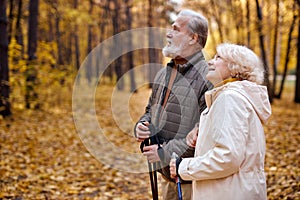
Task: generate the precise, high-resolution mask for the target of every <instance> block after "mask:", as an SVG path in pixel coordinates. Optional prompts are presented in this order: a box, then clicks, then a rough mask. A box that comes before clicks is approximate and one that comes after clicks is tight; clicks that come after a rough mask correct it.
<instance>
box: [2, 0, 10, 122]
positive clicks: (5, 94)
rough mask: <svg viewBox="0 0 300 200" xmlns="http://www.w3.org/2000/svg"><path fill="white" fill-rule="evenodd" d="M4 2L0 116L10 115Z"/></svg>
mask: <svg viewBox="0 0 300 200" xmlns="http://www.w3.org/2000/svg"><path fill="white" fill-rule="evenodd" d="M7 23H8V22H7V16H6V0H0V58H1V59H0V115H2V116H4V117H5V116H9V115H11V110H10V102H9V69H8V35H7Z"/></svg>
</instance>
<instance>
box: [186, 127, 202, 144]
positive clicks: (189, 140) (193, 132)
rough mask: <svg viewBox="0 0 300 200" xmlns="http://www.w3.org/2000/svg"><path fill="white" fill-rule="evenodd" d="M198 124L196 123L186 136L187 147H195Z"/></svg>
mask: <svg viewBox="0 0 300 200" xmlns="http://www.w3.org/2000/svg"><path fill="white" fill-rule="evenodd" d="M198 131H199V124H198V123H197V124H196V125H195V127H194V128H193V130H191V131H190V132H189V134H188V135H187V136H186V143H187V145H188V146H189V147H192V148H195V146H196V142H197V138H198Z"/></svg>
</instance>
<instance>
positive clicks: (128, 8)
mask: <svg viewBox="0 0 300 200" xmlns="http://www.w3.org/2000/svg"><path fill="white" fill-rule="evenodd" d="M125 3H126V16H127V18H126V25H127V30H131V23H132V16H131V7H132V5H131V1H130V0H125ZM128 49H132V34H131V32H129V36H128ZM127 55H128V56H127V62H128V65H129V76H130V92H137V90H136V84H135V79H134V70H133V68H134V64H133V52H132V51H130V52H128V54H127Z"/></svg>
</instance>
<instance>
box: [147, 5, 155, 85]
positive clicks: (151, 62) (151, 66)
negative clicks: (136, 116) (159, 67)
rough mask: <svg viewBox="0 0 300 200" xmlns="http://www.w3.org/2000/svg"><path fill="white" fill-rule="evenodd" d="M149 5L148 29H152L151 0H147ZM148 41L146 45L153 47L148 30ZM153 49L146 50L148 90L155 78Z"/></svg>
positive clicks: (151, 34) (151, 37) (152, 38)
mask: <svg viewBox="0 0 300 200" xmlns="http://www.w3.org/2000/svg"><path fill="white" fill-rule="evenodd" d="M148 3H149V10H148V27H153V15H152V14H153V0H148ZM148 34H149V39H148V44H149V47H150V46H153V43H154V42H155V40H154V34H153V32H152V31H151V30H150V29H149V33H148ZM155 55H156V54H155V49H153V48H149V49H148V58H149V74H148V77H149V79H148V81H149V88H152V85H153V81H154V77H155V71H154V66H155V62H156V58H155Z"/></svg>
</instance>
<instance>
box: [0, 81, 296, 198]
mask: <svg viewBox="0 0 300 200" xmlns="http://www.w3.org/2000/svg"><path fill="white" fill-rule="evenodd" d="M111 94H114V96H118V97H117V98H116V100H117V101H115V100H113V98H112V95H111ZM149 94H150V91H149V90H146V91H139V92H138V93H134V94H132V95H128V94H125V92H124V94H123V93H122V92H120V93H117V92H114V91H113V90H112V88H111V87H104V88H101V89H99V90H97V94H96V104H95V107H96V113H97V117H98V121H99V125H100V126H102V128H103V132H102V133H103V135H104V137H105V138H106V141H107V142H104V143H103V142H102V143H99V148H97V147H96V149H95V148H90V147H89V143H87V142H86V141H88V140H86V138H89V135H88V134H94V135H95V133H90V132H88V131H86V132H84V130H82V129H84V128H81V131H82V133H84V134H82V133H79V132H80V131H78V127H77V129H76V123H74V119H73V113H72V106H71V102H70V101H67V102H65V105H64V106H60V107H53V108H52V109H48V110H47V111H45V110H44V111H43V110H37V111H33V110H17V109H15V110H14V111H13V116H12V117H10V118H6V119H3V118H0V156H1V160H0V177H1V180H0V199H18V200H21V199H101V200H102V199H103V200H110V199H112V200H118V199H124V200H127V199H132V200H136V199H141V200H143V199H145V200H146V199H151V190H150V181H149V176H148V173H146V172H144V173H138V170H137V169H136V168H135V167H139V166H133V167H132V168H131V166H129V165H128V160H129V162H130V159H132V162H133V163H135V162H136V160H134V159H135V158H132V156H131V155H135V154H136V155H138V153H139V143H137V142H136V141H135V139H134V138H133V137H132V129H133V125H134V122H135V121H136V120H137V119H138V118H139V116H140V115H141V114H142V113H143V111H144V107H145V105H146V103H147V100H148V96H149ZM290 94H292V91H287V93H286V95H285V96H283V97H282V99H281V100H274V102H273V104H272V110H273V115H272V117H271V119H270V120H269V122H268V124H267V125H266V126H265V134H266V142H267V154H266V164H265V172H266V175H267V187H268V188H267V190H268V199H271V200H272V199H300V165H299V164H300V163H299V162H300V160H299V158H300V148H299V144H300V105H299V104H298V105H297V104H295V103H293V102H292V101H293V98H292V95H290ZM119 97H121V98H119ZM122 97H123V98H122ZM125 97H126V98H125ZM115 102H119V103H115ZM112 103H113V106H112ZM112 107H113V108H112ZM113 112H116V113H115V114H114V113H113ZM83 119H88V118H86V117H85V116H83ZM95 138H97V137H94V141H91V144H97V141H96V140H95ZM89 139H91V140H93V138H89ZM93 142H94V143H93ZM95 142H96V143H95ZM107 145H108V146H109V145H110V146H115V147H117V149H119V150H121V151H120V153H121V152H125V153H126V152H127V154H129V155H130V156H129V158H125V157H124V158H123V159H122V158H118V160H117V159H115V158H116V157H117V156H116V155H114V154H115V152H114V151H111V152H110V150H109V149H107V148H106V147H105V146H107ZM88 149H89V150H90V151H88ZM99 154H101V155H100V156H99ZM137 157H138V156H137ZM102 158H103V159H104V160H106V161H105V162H102V161H101V159H102ZM109 159H111V160H114V161H116V162H118V164H116V165H114V164H113V163H109ZM107 160H108V161H107ZM126 167H127V168H126ZM127 169H132V173H131V172H128V171H127ZM159 183H160V179H159ZM159 191H160V193H161V187H159Z"/></svg>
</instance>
